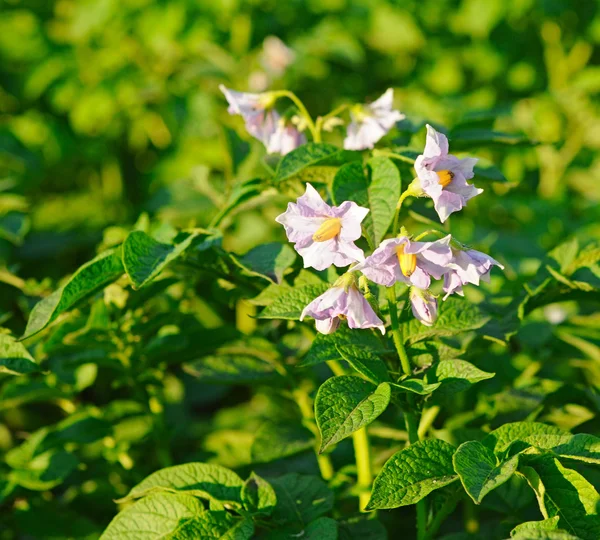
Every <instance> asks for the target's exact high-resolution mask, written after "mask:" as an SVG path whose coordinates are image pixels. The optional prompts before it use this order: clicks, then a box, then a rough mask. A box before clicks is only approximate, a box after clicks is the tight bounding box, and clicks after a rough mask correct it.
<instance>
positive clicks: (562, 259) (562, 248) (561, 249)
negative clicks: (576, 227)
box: [548, 237, 579, 273]
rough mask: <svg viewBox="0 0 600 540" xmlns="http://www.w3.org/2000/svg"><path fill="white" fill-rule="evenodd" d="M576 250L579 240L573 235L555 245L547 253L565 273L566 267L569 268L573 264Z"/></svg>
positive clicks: (577, 250) (577, 249)
mask: <svg viewBox="0 0 600 540" xmlns="http://www.w3.org/2000/svg"><path fill="white" fill-rule="evenodd" d="M578 252H579V241H578V240H577V237H573V238H571V239H570V240H567V241H566V242H563V243H562V244H559V245H558V246H556V247H555V248H554V249H553V250H552V251H550V252H549V253H548V255H549V256H550V257H552V258H553V259H554V260H555V261H556V262H557V263H558V264H559V269H560V271H561V272H562V273H565V271H566V270H567V268H569V267H570V266H571V265H572V264H573V261H575V257H577V253H578Z"/></svg>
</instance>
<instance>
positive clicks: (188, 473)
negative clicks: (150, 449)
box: [120, 463, 244, 504]
mask: <svg viewBox="0 0 600 540" xmlns="http://www.w3.org/2000/svg"><path fill="white" fill-rule="evenodd" d="M243 486H244V481H243V480H242V479H241V478H240V477H239V476H238V475H237V474H235V473H234V472H233V471H230V470H229V469H226V468H225V467H221V466H220V465H210V464H208V463H186V464H185V465H175V466H174V467H167V468H166V469H161V470H160V471H156V472H155V473H152V474H151V475H150V476H148V477H147V478H146V479H145V480H142V481H141V482H140V483H139V484H138V485H137V486H135V487H134V488H133V489H132V490H131V491H130V492H129V493H128V494H127V495H126V496H125V497H124V498H123V499H121V501H120V502H125V501H128V500H131V499H137V498H139V497H144V496H146V495H148V494H149V493H153V492H156V491H168V492H173V491H185V492H188V493H190V494H192V495H195V496H196V497H201V498H204V499H209V500H217V501H222V502H230V503H239V504H241V502H242V499H241V492H242V487H243Z"/></svg>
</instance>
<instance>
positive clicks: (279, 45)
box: [260, 36, 296, 76]
mask: <svg viewBox="0 0 600 540" xmlns="http://www.w3.org/2000/svg"><path fill="white" fill-rule="evenodd" d="M295 58H296V53H294V51H293V50H292V49H290V48H289V47H288V46H287V45H286V44H285V43H284V42H283V41H281V40H280V39H279V38H278V37H277V36H267V37H266V38H265V40H264V42H263V50H262V53H261V57H260V60H261V64H262V65H263V67H264V68H265V69H266V70H267V71H270V72H271V73H273V74H274V75H277V76H279V75H282V74H283V73H284V71H285V70H286V68H287V67H288V66H289V65H290V64H291V63H292V62H293V61H294V59H295Z"/></svg>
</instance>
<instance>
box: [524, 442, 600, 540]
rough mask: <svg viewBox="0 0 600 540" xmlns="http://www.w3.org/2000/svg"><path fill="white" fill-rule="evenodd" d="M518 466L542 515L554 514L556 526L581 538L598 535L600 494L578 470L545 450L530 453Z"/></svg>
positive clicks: (599, 531) (593, 537)
mask: <svg viewBox="0 0 600 540" xmlns="http://www.w3.org/2000/svg"><path fill="white" fill-rule="evenodd" d="M527 463H528V464H527V465H525V466H523V467H521V468H520V471H521V472H522V473H523V474H524V475H525V477H526V478H527V481H528V482H529V485H530V486H531V488H532V489H533V491H534V492H535V495H536V497H537V500H538V504H539V506H540V511H541V512H542V515H543V516H544V517H545V518H546V519H548V518H553V517H555V516H558V518H559V519H558V527H559V528H561V529H564V530H566V531H567V532H569V533H571V534H573V535H575V536H578V537H580V538H582V539H583V540H596V539H597V538H600V516H599V515H598V514H597V512H598V505H600V495H599V494H598V492H597V491H596V490H595V489H594V486H592V484H590V483H589V482H588V481H587V480H586V479H585V478H584V477H583V476H582V475H581V474H579V473H578V472H577V471H574V470H573V469H568V468H566V467H563V465H562V464H561V463H560V461H558V459H556V458H554V457H552V456H551V455H548V454H542V455H538V456H534V457H533V458H531V459H528V460H527Z"/></svg>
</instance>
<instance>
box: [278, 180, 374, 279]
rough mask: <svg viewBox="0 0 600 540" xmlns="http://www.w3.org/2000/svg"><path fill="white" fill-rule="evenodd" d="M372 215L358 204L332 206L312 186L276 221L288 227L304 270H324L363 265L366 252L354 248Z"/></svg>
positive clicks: (288, 234)
mask: <svg viewBox="0 0 600 540" xmlns="http://www.w3.org/2000/svg"><path fill="white" fill-rule="evenodd" d="M368 213H369V210H368V209H367V208H363V207H362V206H358V205H357V204H356V203H355V202H351V201H345V202H343V203H342V204H341V205H340V206H329V205H328V204H327V203H326V202H325V201H324V200H323V199H322V198H321V195H319V193H318V191H317V190H316V189H315V188H314V187H312V186H311V185H310V184H306V192H305V193H304V195H302V196H301V197H299V198H298V200H297V201H296V202H295V203H289V204H288V207H287V210H286V211H285V212H284V213H283V214H281V215H279V216H277V217H276V218H275V221H277V223H281V224H282V225H283V226H284V227H285V232H286V234H287V237H288V239H289V241H290V242H294V244H295V245H294V248H295V249H296V251H297V252H298V253H299V254H300V256H301V257H302V258H303V259H304V268H308V267H312V268H315V269H316V270H325V268H328V267H330V266H331V265H332V264H334V265H335V266H338V267H344V266H348V265H349V264H351V263H353V262H356V261H362V260H363V259H364V253H363V250H362V249H360V248H358V247H357V246H356V245H354V241H355V240H358V239H359V238H360V236H361V234H362V230H361V226H360V224H361V222H362V220H363V219H365V216H366V215H367V214H368Z"/></svg>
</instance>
